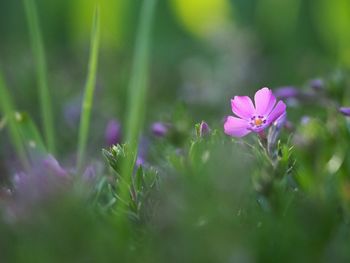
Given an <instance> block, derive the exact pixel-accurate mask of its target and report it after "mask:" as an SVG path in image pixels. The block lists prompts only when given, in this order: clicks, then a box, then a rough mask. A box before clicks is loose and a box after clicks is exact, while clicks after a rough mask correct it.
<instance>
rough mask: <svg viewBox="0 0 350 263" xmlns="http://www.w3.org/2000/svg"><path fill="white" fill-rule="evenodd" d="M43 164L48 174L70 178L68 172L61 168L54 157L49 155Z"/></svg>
mask: <svg viewBox="0 0 350 263" xmlns="http://www.w3.org/2000/svg"><path fill="white" fill-rule="evenodd" d="M42 163H43V166H44V168H45V169H46V171H47V172H48V173H52V174H53V175H56V176H61V177H67V176H68V173H67V171H66V170H65V169H63V168H62V167H61V166H60V164H59V163H58V161H57V160H56V159H55V158H54V157H53V156H52V155H48V156H47V157H46V158H44V159H43V161H42Z"/></svg>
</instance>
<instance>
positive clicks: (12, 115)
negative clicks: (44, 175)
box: [0, 73, 30, 169]
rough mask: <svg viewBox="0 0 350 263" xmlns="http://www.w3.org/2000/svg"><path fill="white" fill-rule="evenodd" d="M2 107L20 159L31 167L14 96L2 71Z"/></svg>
mask: <svg viewBox="0 0 350 263" xmlns="http://www.w3.org/2000/svg"><path fill="white" fill-rule="evenodd" d="M0 107H1V111H2V114H3V115H4V116H5V117H6V119H7V125H8V128H9V134H10V138H11V140H12V143H13V145H14V147H15V150H16V152H17V154H18V156H19V158H20V161H21V163H22V165H23V166H24V168H25V169H29V167H30V165H29V160H28V156H27V154H26V150H25V147H24V145H23V141H22V139H21V134H20V131H19V128H18V125H17V121H16V112H15V110H14V106H13V102H12V98H11V96H10V94H9V92H8V89H7V87H6V85H5V82H4V80H3V78H2V75H1V73H0Z"/></svg>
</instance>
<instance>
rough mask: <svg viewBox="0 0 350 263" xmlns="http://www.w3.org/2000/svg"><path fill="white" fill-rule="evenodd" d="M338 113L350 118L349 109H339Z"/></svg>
mask: <svg viewBox="0 0 350 263" xmlns="http://www.w3.org/2000/svg"><path fill="white" fill-rule="evenodd" d="M339 112H340V113H342V114H343V115H344V116H348V117H350V107H340V108H339Z"/></svg>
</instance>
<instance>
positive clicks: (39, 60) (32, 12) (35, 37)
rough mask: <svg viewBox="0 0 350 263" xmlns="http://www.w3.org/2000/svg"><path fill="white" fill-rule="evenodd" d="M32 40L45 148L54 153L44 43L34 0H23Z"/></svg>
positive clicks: (52, 124) (53, 134) (53, 132)
mask: <svg viewBox="0 0 350 263" xmlns="http://www.w3.org/2000/svg"><path fill="white" fill-rule="evenodd" d="M23 3H24V7H25V11H26V14H27V21H28V26H29V32H30V39H31V42H32V49H33V53H34V57H35V60H36V65H37V66H36V71H37V80H38V89H39V97H40V107H41V115H42V118H43V126H44V134H45V141H46V144H47V148H48V150H49V151H50V152H52V153H55V150H56V147H55V129H54V119H53V111H52V103H51V97H50V92H49V88H48V82H47V65H46V58H45V51H44V44H43V40H42V35H41V31H40V26H39V18H38V13H37V9H36V6H35V2H34V0H23Z"/></svg>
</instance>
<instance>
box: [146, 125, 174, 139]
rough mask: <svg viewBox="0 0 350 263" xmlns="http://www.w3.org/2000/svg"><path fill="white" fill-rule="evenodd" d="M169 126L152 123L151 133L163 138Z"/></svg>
mask: <svg viewBox="0 0 350 263" xmlns="http://www.w3.org/2000/svg"><path fill="white" fill-rule="evenodd" d="M169 126H170V125H169V124H167V123H163V122H154V123H153V124H152V126H151V131H152V133H153V135H155V136H156V137H164V136H166V135H167V134H168V132H169Z"/></svg>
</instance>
